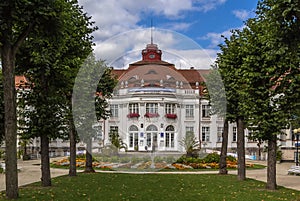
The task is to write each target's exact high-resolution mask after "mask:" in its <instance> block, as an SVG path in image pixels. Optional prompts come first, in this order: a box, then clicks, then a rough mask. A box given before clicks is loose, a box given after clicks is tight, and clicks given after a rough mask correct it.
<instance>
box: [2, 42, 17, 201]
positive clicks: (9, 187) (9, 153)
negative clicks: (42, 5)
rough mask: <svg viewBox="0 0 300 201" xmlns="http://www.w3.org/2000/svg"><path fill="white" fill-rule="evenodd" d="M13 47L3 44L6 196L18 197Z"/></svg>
mask: <svg viewBox="0 0 300 201" xmlns="http://www.w3.org/2000/svg"><path fill="white" fill-rule="evenodd" d="M14 55H15V54H14V52H13V47H12V46H11V45H10V44H8V42H7V43H4V44H2V48H1V58H2V73H3V92H4V114H5V153H6V155H5V169H6V171H5V178H6V180H5V185H6V197H7V198H8V199H17V198H18V196H19V192H18V170H17V123H16V122H17V121H16V120H17V118H16V95H15V63H14V61H15V56H14Z"/></svg>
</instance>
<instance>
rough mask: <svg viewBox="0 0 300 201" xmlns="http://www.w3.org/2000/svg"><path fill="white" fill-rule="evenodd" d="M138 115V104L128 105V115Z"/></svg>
mask: <svg viewBox="0 0 300 201" xmlns="http://www.w3.org/2000/svg"><path fill="white" fill-rule="evenodd" d="M138 113H139V104H138V103H129V114H138Z"/></svg>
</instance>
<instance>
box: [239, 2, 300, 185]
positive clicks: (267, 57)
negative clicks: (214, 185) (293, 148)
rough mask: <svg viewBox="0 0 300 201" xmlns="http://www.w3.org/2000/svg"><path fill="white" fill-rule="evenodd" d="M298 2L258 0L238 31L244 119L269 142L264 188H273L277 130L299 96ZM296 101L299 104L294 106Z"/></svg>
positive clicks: (258, 135) (261, 138) (280, 129)
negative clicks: (244, 92)
mask: <svg viewBox="0 0 300 201" xmlns="http://www.w3.org/2000/svg"><path fill="white" fill-rule="evenodd" d="M298 8H299V5H298V2H293V1H286V0H281V1H276V0H265V1H261V2H259V5H258V7H257V16H256V17H255V18H254V19H250V20H248V21H247V24H246V25H247V26H246V28H245V29H244V30H243V32H242V33H241V36H242V37H243V38H245V41H246V42H245V43H244V44H243V47H244V50H245V51H246V52H247V55H246V57H245V58H244V62H243V65H242V70H243V76H242V77H241V78H242V79H243V80H244V81H245V89H246V90H247V96H248V97H247V103H248V104H247V108H246V110H245V111H246V112H247V113H248V115H249V117H251V118H249V123H250V124H251V125H253V128H254V129H256V131H257V132H255V133H254V135H255V136H256V138H257V139H258V140H264V141H267V142H268V171H267V186H266V187H267V188H268V189H271V190H274V189H276V151H277V149H276V147H277V146H276V145H277V135H279V134H281V131H282V129H283V128H286V126H287V125H288V124H289V120H290V119H291V111H293V110H294V109H295V108H296V107H297V105H298V104H297V101H296V100H297V99H298V98H299V93H295V91H299V83H300V82H299V56H298V55H299V39H300V38H299V34H300V33H299V31H300V30H299V25H300V24H299V20H298V19H297V15H296V13H297V12H296V11H297V10H299V9H298ZM298 106H299V105H298Z"/></svg>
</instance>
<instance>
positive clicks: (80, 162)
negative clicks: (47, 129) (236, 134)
mask: <svg viewBox="0 0 300 201" xmlns="http://www.w3.org/2000/svg"><path fill="white" fill-rule="evenodd" d="M112 159H114V158H111V160H110V161H106V160H105V161H93V163H92V165H93V167H94V168H99V169H105V170H113V169H136V170H147V169H152V168H153V167H154V168H155V169H157V170H159V169H175V170H190V169H218V168H219V162H218V161H216V160H218V158H217V157H216V156H215V155H214V154H210V155H208V156H207V157H205V158H204V159H199V158H191V157H189V158H187V157H181V158H179V159H178V160H177V161H176V162H174V163H172V162H166V160H164V159H163V158H161V159H160V160H158V159H156V160H154V164H153V165H152V161H151V160H150V159H149V158H148V159H146V158H144V159H143V158H140V160H136V158H131V159H128V160H124V158H123V160H122V158H116V159H115V160H112ZM85 162H86V161H85V158H77V159H76V167H78V168H84V167H85ZM226 163H227V168H231V169H236V168H237V160H236V159H235V158H229V160H228V159H227V160H226ZM52 164H54V165H55V166H61V167H67V166H69V165H70V161H69V159H68V158H63V159H61V160H59V161H54V162H52ZM253 166H254V165H253V164H246V167H253Z"/></svg>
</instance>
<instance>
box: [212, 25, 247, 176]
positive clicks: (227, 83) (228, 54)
mask: <svg viewBox="0 0 300 201" xmlns="http://www.w3.org/2000/svg"><path fill="white" fill-rule="evenodd" d="M241 43H242V41H241V38H240V37H239V31H238V30H233V31H232V35H231V37H230V38H229V39H228V38H225V43H224V44H223V45H220V48H221V53H219V54H218V57H217V60H216V66H217V70H218V72H219V73H220V75H221V76H222V80H223V83H224V87H225V95H226V101H227V107H226V119H225V121H224V123H226V122H227V121H228V122H236V123H237V128H238V129H237V139H238V140H237V141H238V143H237V154H238V179H239V180H244V179H245V178H246V161H245V142H244V140H245V134H244V119H245V113H244V111H243V107H244V106H243V104H244V95H243V94H244V91H243V90H244V87H243V85H244V83H243V80H241V79H240V77H241V73H242V71H241V69H240V67H241V65H242V63H243V57H244V54H245V53H244V51H242V48H241V47H242V45H241ZM226 127H227V125H224V128H226ZM224 132H226V131H224ZM227 132H228V131H227ZM225 137H227V136H225ZM225 140H226V139H225ZM225 143H226V141H224V144H225ZM223 149H224V150H225V147H223ZM224 155H225V154H223V157H225V156H224ZM224 163H226V160H225V159H222V164H221V165H220V167H224V166H225V164H224ZM223 171H225V170H223ZM225 172H226V171H225Z"/></svg>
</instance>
